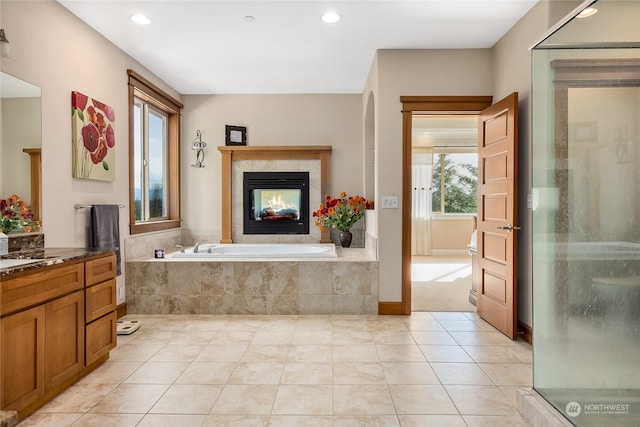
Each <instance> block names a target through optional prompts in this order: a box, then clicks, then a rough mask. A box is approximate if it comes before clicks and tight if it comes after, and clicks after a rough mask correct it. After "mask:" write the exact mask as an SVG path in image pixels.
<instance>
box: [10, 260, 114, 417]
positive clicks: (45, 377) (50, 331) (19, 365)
mask: <svg viewBox="0 0 640 427" xmlns="http://www.w3.org/2000/svg"><path fill="white" fill-rule="evenodd" d="M115 271H116V270H115V255H113V254H108V255H105V256H101V257H97V258H93V259H90V260H87V261H86V262H82V261H76V262H71V263H69V264H67V263H63V264H61V265H59V266H50V267H44V268H42V269H36V270H34V272H29V273H26V274H22V273H19V274H16V276H17V277H13V275H9V276H5V278H3V280H2V283H0V286H1V294H0V316H2V317H1V318H0V334H1V336H0V339H1V340H0V377H1V378H0V380H1V385H0V409H6V410H15V411H18V416H19V418H20V419H23V418H24V417H26V416H27V415H29V414H30V413H32V412H33V411H35V410H36V409H38V408H39V407H40V406H42V405H43V404H44V403H46V402H47V401H48V400H50V399H52V398H53V397H54V396H56V395H57V394H59V393H61V392H62V391H64V390H65V389H66V388H67V387H69V386H70V385H72V384H73V383H75V382H76V381H77V380H79V379H80V378H82V377H83V376H84V375H86V374H87V373H89V372H90V371H91V370H93V369H95V367H97V366H99V365H100V363H102V362H104V361H105V360H106V359H107V358H108V355H109V351H110V350H111V349H112V348H114V347H115V345H116V312H115V306H116V304H115V279H114V278H115Z"/></svg>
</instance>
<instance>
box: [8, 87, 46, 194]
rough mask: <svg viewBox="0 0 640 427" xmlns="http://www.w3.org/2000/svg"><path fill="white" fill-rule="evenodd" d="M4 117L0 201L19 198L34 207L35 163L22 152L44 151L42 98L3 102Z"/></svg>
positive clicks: (14, 99)
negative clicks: (42, 143)
mask: <svg viewBox="0 0 640 427" xmlns="http://www.w3.org/2000/svg"><path fill="white" fill-rule="evenodd" d="M36 113H37V114H36ZM0 116H1V121H0V128H1V130H2V131H1V132H0V134H1V135H2V136H1V137H0V156H1V159H2V161H1V163H0V168H1V171H0V198H6V197H8V196H11V195H12V194H17V195H18V196H20V198H21V199H22V200H24V201H25V202H26V203H27V204H29V205H31V187H30V186H31V173H30V165H31V159H30V156H29V155H28V154H26V153H24V152H23V151H22V149H23V148H39V147H40V140H41V134H40V123H41V122H42V117H41V114H40V98H2V108H0Z"/></svg>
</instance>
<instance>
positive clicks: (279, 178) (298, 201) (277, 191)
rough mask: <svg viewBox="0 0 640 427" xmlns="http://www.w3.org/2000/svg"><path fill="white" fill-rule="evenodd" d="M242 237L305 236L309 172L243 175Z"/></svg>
mask: <svg viewBox="0 0 640 427" xmlns="http://www.w3.org/2000/svg"><path fill="white" fill-rule="evenodd" d="M243 211H244V214H243V216H244V234H309V222H310V221H309V172H244V173H243Z"/></svg>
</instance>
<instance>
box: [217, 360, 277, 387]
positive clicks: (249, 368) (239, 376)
mask: <svg viewBox="0 0 640 427" xmlns="http://www.w3.org/2000/svg"><path fill="white" fill-rule="evenodd" d="M283 370H284V363H279V362H241V363H238V364H237V365H236V368H235V369H234V370H233V373H232V374H231V377H230V378H229V381H228V383H229V384H279V383H280V378H281V377H282V371H283Z"/></svg>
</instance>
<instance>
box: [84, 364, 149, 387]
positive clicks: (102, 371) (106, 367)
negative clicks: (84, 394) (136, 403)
mask: <svg viewBox="0 0 640 427" xmlns="http://www.w3.org/2000/svg"><path fill="white" fill-rule="evenodd" d="M143 364H144V362H117V361H113V360H107V361H106V362H105V363H104V364H102V365H101V366H99V367H98V368H97V369H96V370H95V371H93V372H91V374H90V375H87V376H86V377H84V378H83V379H81V380H80V381H79V382H78V384H107V383H116V384H118V383H121V382H122V381H124V380H125V379H127V377H128V376H129V375H131V374H132V373H134V372H135V371H136V369H138V368H139V367H140V366H142V365H143Z"/></svg>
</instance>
